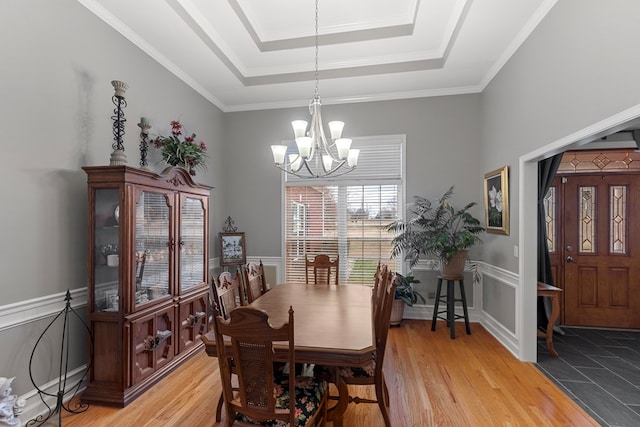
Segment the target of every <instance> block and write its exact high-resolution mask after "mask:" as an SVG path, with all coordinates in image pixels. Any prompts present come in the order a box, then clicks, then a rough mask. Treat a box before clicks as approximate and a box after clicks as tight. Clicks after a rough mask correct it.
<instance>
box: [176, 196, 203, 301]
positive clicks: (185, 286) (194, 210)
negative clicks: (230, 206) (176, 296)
mask: <svg viewBox="0 0 640 427" xmlns="http://www.w3.org/2000/svg"><path fill="white" fill-rule="evenodd" d="M204 216H205V207H204V202H203V200H202V199H198V198H192V197H184V198H183V199H182V204H181V207H180V241H179V247H180V292H181V293H183V292H184V291H187V290H189V289H191V288H193V287H194V286H197V285H200V284H201V283H203V282H204V281H205V271H204V266H205V233H204V231H205V228H204V226H205V223H204Z"/></svg>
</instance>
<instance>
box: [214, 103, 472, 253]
mask: <svg viewBox="0 0 640 427" xmlns="http://www.w3.org/2000/svg"><path fill="white" fill-rule="evenodd" d="M479 106H480V95H458V96H447V97H434V98H420V99H409V100H402V101H384V102H371V103H359V104H349V105H324V106H323V110H322V115H323V119H324V121H325V122H329V121H331V120H337V119H340V120H342V121H344V122H345V128H344V132H343V135H344V136H345V137H350V136H352V137H355V136H373V135H390V134H406V137H407V139H406V140H407V155H406V157H407V191H406V193H407V199H408V201H411V198H412V196H413V195H421V196H425V197H428V198H436V197H439V196H440V195H442V193H444V192H445V191H446V190H447V189H448V188H449V187H450V186H451V185H454V186H455V189H454V191H455V194H454V198H453V202H454V204H455V205H456V206H457V205H463V204H466V203H468V202H469V201H476V202H477V203H478V204H479V206H478V207H477V209H476V210H475V211H474V213H475V214H476V215H477V216H478V217H479V218H481V217H482V215H483V213H482V207H481V206H482V205H481V202H482V168H481V165H480V164H479V163H478V161H477V159H479V158H480V156H481V151H480V150H481V145H480V134H481V132H480V120H479V119H480V112H479ZM298 118H300V119H306V120H308V119H309V118H308V112H307V108H306V107H300V108H297V109H284V110H267V111H252V112H235V113H227V114H226V115H225V129H226V137H225V139H226V142H227V145H225V159H227V160H228V164H229V165H231V166H230V169H228V170H227V178H228V181H227V184H226V185H227V187H226V190H227V194H228V199H227V200H226V203H225V209H226V210H225V212H228V215H230V216H231V217H233V218H234V220H235V221H236V225H237V226H238V228H239V230H243V231H245V232H246V233H247V234H246V235H247V254H248V255H249V256H274V257H277V256H281V255H282V252H281V217H282V215H281V209H282V205H281V203H282V202H281V194H280V192H281V186H280V182H281V181H280V180H281V177H280V171H279V170H278V169H276V168H275V167H274V166H273V163H272V156H271V148H270V145H271V144H276V143H280V142H281V141H282V140H286V139H292V132H293V131H292V130H291V125H290V123H291V121H292V120H295V119H298ZM224 215H225V216H226V215H227V213H224ZM472 255H473V254H472Z"/></svg>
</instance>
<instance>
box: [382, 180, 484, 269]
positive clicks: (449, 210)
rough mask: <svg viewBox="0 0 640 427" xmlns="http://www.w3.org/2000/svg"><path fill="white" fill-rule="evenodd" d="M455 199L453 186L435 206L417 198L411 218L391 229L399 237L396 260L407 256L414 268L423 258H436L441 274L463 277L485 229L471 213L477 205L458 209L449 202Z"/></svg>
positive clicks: (395, 240) (393, 254)
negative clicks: (467, 261)
mask: <svg viewBox="0 0 640 427" xmlns="http://www.w3.org/2000/svg"><path fill="white" fill-rule="evenodd" d="M452 196H453V187H450V188H449V189H448V190H447V191H446V192H445V193H444V194H443V195H442V197H440V199H439V200H438V201H436V202H435V203H433V202H431V201H430V200H427V199H425V198H424V197H420V196H414V203H413V207H412V208H411V210H410V213H411V217H410V218H409V219H408V220H406V221H403V220H398V221H394V222H393V223H391V224H389V225H388V226H387V231H390V232H392V233H395V234H396V236H395V237H394V238H393V240H392V242H391V244H392V250H391V257H392V258H396V257H398V256H400V255H401V254H403V253H404V259H405V261H407V262H409V267H410V268H413V266H415V264H416V263H417V262H418V260H419V259H420V258H421V257H423V256H426V257H435V258H437V259H438V260H439V261H440V270H441V273H443V274H446V275H451V276H459V275H461V274H462V272H463V271H464V265H465V262H466V260H467V252H468V248H470V247H472V246H474V245H476V244H478V243H480V242H481V240H480V237H478V235H479V234H480V233H482V232H483V231H484V227H482V226H480V220H478V219H477V218H475V217H474V216H473V215H472V214H471V213H470V212H469V210H470V209H471V208H473V207H474V206H475V205H476V203H475V202H471V203H468V204H466V205H465V206H464V207H463V208H461V209H457V208H455V207H454V206H453V205H452V204H451V203H450V202H449V199H451V197H452Z"/></svg>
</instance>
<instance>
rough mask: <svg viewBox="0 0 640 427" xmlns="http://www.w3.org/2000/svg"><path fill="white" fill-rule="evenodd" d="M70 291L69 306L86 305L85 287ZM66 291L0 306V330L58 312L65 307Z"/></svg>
mask: <svg viewBox="0 0 640 427" xmlns="http://www.w3.org/2000/svg"><path fill="white" fill-rule="evenodd" d="M69 292H70V293H71V298H72V299H71V306H72V307H73V308H78V307H82V306H86V305H87V288H86V287H84V288H76V289H71V290H70V291H69ZM66 295H67V292H66V291H64V292H60V293H57V294H52V295H47V296H43V297H38V298H33V299H29V300H25V301H18V302H16V303H12V304H7V305H3V306H0V331H4V330H7V329H11V328H15V327H17V326H20V325H24V324H27V323H31V322H36V321H38V320H42V319H46V318H47V317H51V316H53V315H55V314H58V313H59V312H60V311H62V310H63V309H64V308H65V305H66V302H65V296H66Z"/></svg>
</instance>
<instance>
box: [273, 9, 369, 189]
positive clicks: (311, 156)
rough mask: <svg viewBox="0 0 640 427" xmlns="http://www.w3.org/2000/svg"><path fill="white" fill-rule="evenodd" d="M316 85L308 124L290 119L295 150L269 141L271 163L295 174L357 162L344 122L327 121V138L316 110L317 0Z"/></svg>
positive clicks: (339, 171) (340, 170) (316, 174)
mask: <svg viewBox="0 0 640 427" xmlns="http://www.w3.org/2000/svg"><path fill="white" fill-rule="evenodd" d="M315 45H316V63H315V71H316V89H315V91H314V93H313V98H312V99H311V102H310V103H309V113H310V114H311V125H310V126H309V130H308V131H307V122H306V121H304V120H294V121H293V122H291V126H293V133H294V135H295V141H296V146H297V147H298V152H297V153H291V154H289V155H288V156H287V146H286V145H272V146H271V151H272V152H273V161H274V162H275V166H276V167H277V168H279V169H281V170H283V171H285V172H287V173H289V174H292V175H295V176H297V177H299V178H305V179H306V178H322V177H327V176H340V175H344V174H346V173H348V172H351V171H352V170H353V169H355V167H356V166H357V165H358V156H359V154H360V150H358V149H354V148H351V139H349V138H342V128H343V127H344V122H339V121H334V122H329V131H330V135H331V140H330V142H329V141H327V138H326V136H325V134H324V129H323V126H322V115H321V114H320V108H321V103H320V94H319V93H318V81H319V78H318V0H316V34H315Z"/></svg>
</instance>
